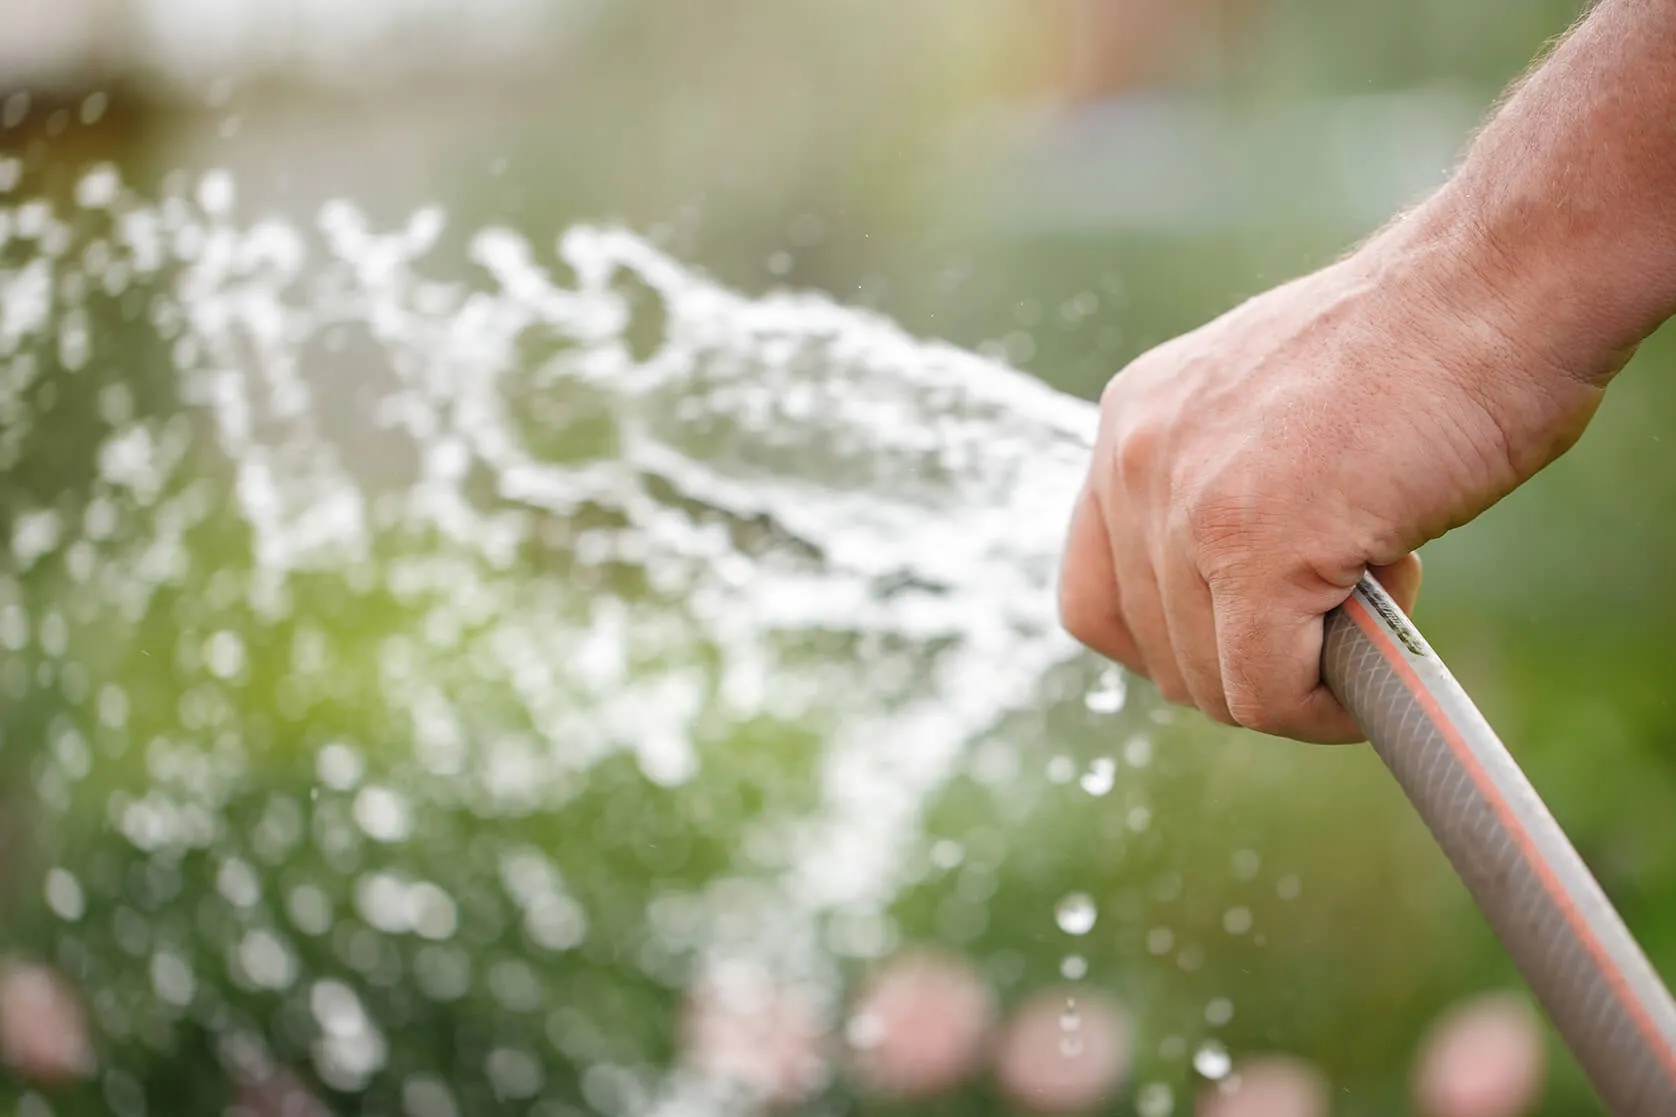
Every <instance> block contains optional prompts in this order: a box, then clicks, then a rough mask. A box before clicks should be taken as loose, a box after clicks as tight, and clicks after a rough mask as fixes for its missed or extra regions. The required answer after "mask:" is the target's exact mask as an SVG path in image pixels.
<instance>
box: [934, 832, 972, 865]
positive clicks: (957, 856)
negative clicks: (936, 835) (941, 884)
mask: <svg viewBox="0 0 1676 1117" xmlns="http://www.w3.org/2000/svg"><path fill="white" fill-rule="evenodd" d="M965 857H966V851H965V850H964V849H962V848H961V847H960V843H959V842H951V841H949V840H948V839H947V838H944V839H942V840H941V841H939V842H937V843H936V844H935V845H933V846H932V847H931V863H932V864H933V865H935V866H937V868H939V869H944V870H948V869H954V868H958V867H959V866H960V862H961V861H962V860H964V859H965Z"/></svg>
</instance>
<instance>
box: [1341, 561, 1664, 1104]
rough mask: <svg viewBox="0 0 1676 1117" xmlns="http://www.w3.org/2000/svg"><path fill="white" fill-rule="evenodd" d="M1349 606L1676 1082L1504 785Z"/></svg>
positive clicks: (1660, 1042) (1392, 646)
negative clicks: (1491, 774) (1511, 804)
mask: <svg viewBox="0 0 1676 1117" xmlns="http://www.w3.org/2000/svg"><path fill="white" fill-rule="evenodd" d="M1344 607H1345V610H1346V612H1347V613H1348V615H1349V616H1350V619H1351V620H1352V621H1354V622H1355V623H1356V627H1357V628H1360V629H1361V630H1362V632H1363V633H1364V634H1365V635H1366V636H1367V637H1368V639H1369V640H1371V641H1373V645H1374V648H1375V649H1376V650H1377V651H1378V652H1379V653H1380V655H1382V656H1383V657H1384V658H1385V660H1386V662H1387V663H1389V664H1390V666H1391V669H1392V670H1394V671H1395V672H1396V673H1397V676H1398V677H1399V678H1401V679H1402V681H1403V684H1404V685H1405V686H1406V687H1407V688H1408V691H1409V693H1410V694H1412V695H1413V696H1414V700H1415V701H1416V702H1418V703H1419V704H1420V708H1421V709H1422V710H1424V711H1425V713H1426V716H1427V717H1428V718H1430V719H1431V722H1432V725H1433V726H1435V727H1436V728H1437V731H1438V733H1439V734H1440V735H1441V736H1442V737H1443V740H1444V742H1445V743H1446V744H1447V745H1448V746H1449V751H1450V752H1452V753H1454V754H1455V759H1456V760H1457V761H1459V762H1460V765H1461V767H1462V768H1464V769H1465V770H1466V773H1467V776H1468V777H1469V778H1470V779H1471V780H1472V783H1473V786H1474V787H1476V788H1477V789H1478V793H1479V795H1481V796H1483V798H1484V801H1485V802H1486V803H1488V804H1489V805H1490V810H1491V811H1492V812H1494V814H1495V816H1496V818H1497V820H1498V821H1499V822H1500V823H1501V827H1502V830H1503V831H1505V832H1506V833H1507V835H1508V836H1509V837H1511V838H1512V839H1513V844H1514V845H1515V846H1516V847H1517V848H1518V850H1519V852H1520V853H1521V854H1522V855H1523V856H1524V859H1525V862H1526V863H1527V864H1528V865H1529V866H1530V867H1531V869H1532V871H1533V872H1535V873H1536V877H1537V880H1539V881H1540V882H1541V883H1542V888H1543V891H1545V892H1546V893H1547V894H1548V898H1549V899H1550V900H1552V901H1553V902H1554V905H1555V906H1556V907H1557V908H1558V909H1559V911H1560V914H1561V915H1563V916H1564V917H1565V921H1566V923H1568V924H1570V926H1571V930H1572V934H1573V935H1575V936H1576V938H1577V941H1578V942H1580V943H1582V944H1583V946H1584V948H1585V949H1586V950H1588V952H1589V954H1590V956H1591V957H1593V958H1594V960H1595V964H1596V965H1598V966H1599V967H1600V971H1601V973H1602V974H1603V975H1604V976H1605V978H1606V981H1607V984H1608V985H1610V986H1611V988H1612V992H1613V994H1614V995H1615V997H1616V998H1617V1000H1618V1003H1619V1004H1620V1005H1621V1006H1622V1007H1623V1009H1624V1011H1625V1012H1627V1013H1628V1014H1629V1016H1630V1018H1631V1019H1633V1020H1634V1021H1635V1026H1636V1028H1637V1029H1638V1030H1639V1031H1640V1032H1641V1036H1642V1038H1643V1039H1644V1040H1646V1042H1647V1044H1648V1045H1649V1047H1650V1048H1651V1049H1652V1050H1653V1051H1656V1052H1657V1053H1658V1056H1659V1061H1660V1062H1661V1063H1663V1064H1664V1069H1665V1073H1666V1074H1668V1075H1669V1076H1670V1078H1671V1080H1672V1081H1673V1082H1676V1051H1672V1050H1671V1048H1670V1047H1669V1045H1668V1044H1667V1043H1666V1041H1665V1039H1664V1037H1663V1036H1662V1035H1660V1034H1659V1030H1658V1028H1657V1026H1655V1025H1654V1023H1653V1021H1652V1018H1651V1017H1650V1016H1648V1015H1647V1010H1646V1009H1645V1008H1644V1007H1643V1006H1642V1004H1641V1002H1640V1000H1639V999H1637V998H1636V996H1635V994H1634V992H1633V991H1632V990H1631V989H1630V985H1629V980H1628V979H1627V978H1626V977H1625V976H1624V974H1623V972H1622V971H1621V970H1619V969H1618V967H1617V966H1616V965H1614V964H1613V962H1612V958H1611V956H1610V955H1609V954H1607V953H1606V949H1605V948H1604V947H1603V946H1602V945H1601V943H1600V940H1599V939H1598V938H1596V937H1595V934H1594V930H1593V929H1592V928H1591V927H1590V926H1589V922H1588V920H1587V919H1586V918H1584V916H1583V913H1582V912H1581V911H1580V910H1578V908H1577V905H1576V903H1575V902H1574V901H1573V900H1572V898H1571V895H1570V894H1569V893H1568V892H1566V890H1565V886H1564V885H1563V884H1561V883H1560V879H1559V877H1558V876H1557V875H1555V873H1554V868H1553V866H1552V865H1550V864H1549V863H1548V860H1547V859H1546V858H1545V857H1543V856H1542V852H1541V850H1539V849H1537V847H1536V843H1534V842H1533V841H1532V840H1531V836H1530V834H1529V832H1528V831H1526V830H1525V828H1524V826H1523V825H1521V824H1520V822H1519V819H1518V816H1517V815H1515V814H1514V813H1513V809H1512V807H1511V806H1509V805H1508V802H1507V800H1506V798H1505V797H1503V795H1502V794H1501V790H1500V789H1499V788H1498V787H1496V785H1495V782H1494V781H1493V780H1492V779H1491V778H1490V774H1489V772H1488V771H1486V770H1485V768H1484V765H1483V763H1482V762H1481V761H1480V760H1479V759H1478V757H1477V756H1476V755H1475V754H1474V753H1473V751H1472V749H1471V748H1470V747H1469V746H1468V745H1467V743H1466V739H1465V738H1464V737H1463V736H1462V735H1461V732H1460V730H1459V728H1457V727H1456V725H1455V724H1454V723H1453V722H1452V721H1450V720H1449V718H1448V717H1447V716H1445V715H1444V712H1443V709H1442V708H1441V707H1440V706H1439V705H1438V703H1437V699H1436V697H1435V696H1434V695H1433V694H1432V692H1431V689H1430V688H1429V687H1427V686H1426V684H1425V683H1423V682H1422V681H1421V680H1420V676H1419V675H1417V674H1416V673H1415V671H1414V668H1413V667H1412V666H1411V665H1410V664H1409V662H1408V660H1407V659H1406V658H1405V657H1404V656H1403V654H1402V651H1401V650H1400V649H1399V648H1398V647H1397V645H1396V643H1395V641H1393V640H1392V639H1391V634H1390V633H1389V632H1387V631H1386V630H1385V626H1384V625H1382V624H1381V623H1380V622H1379V620H1378V619H1377V618H1376V617H1374V615H1373V614H1372V613H1371V612H1369V611H1368V607H1367V606H1366V605H1365V604H1363V603H1362V601H1361V600H1360V599H1359V598H1358V597H1357V596H1356V595H1355V594H1352V595H1351V596H1350V598H1349V600H1347V601H1346V602H1345V603H1344Z"/></svg>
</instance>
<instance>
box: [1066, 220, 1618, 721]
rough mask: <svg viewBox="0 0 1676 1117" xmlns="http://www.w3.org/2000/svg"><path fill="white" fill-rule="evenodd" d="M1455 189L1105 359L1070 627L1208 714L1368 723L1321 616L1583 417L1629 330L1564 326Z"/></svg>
mask: <svg viewBox="0 0 1676 1117" xmlns="http://www.w3.org/2000/svg"><path fill="white" fill-rule="evenodd" d="M1450 205H1451V203H1450V200H1449V198H1448V197H1446V196H1440V197H1439V199H1438V200H1437V201H1436V202H1435V203H1433V204H1432V206H1430V207H1428V208H1422V209H1421V210H1420V211H1417V212H1416V213H1415V214H1414V215H1412V216H1410V217H1409V218H1407V219H1405V220H1403V221H1400V222H1398V223H1396V224H1394V225H1392V226H1390V227H1388V228H1387V229H1386V230H1385V231H1384V232H1382V233H1381V234H1379V235H1378V236H1376V237H1375V238H1373V239H1372V240H1370V241H1369V242H1368V243H1367V244H1366V245H1364V246H1363V247H1362V248H1361V249H1359V250H1358V251H1356V252H1355V253H1354V254H1352V255H1350V256H1348V257H1346V258H1345V259H1343V260H1341V261H1339V262H1337V263H1335V264H1333V265H1331V266H1329V267H1327V268H1325V269H1323V270H1321V271H1319V272H1316V273H1314V274H1312V275H1309V276H1306V277H1304V278H1302V279H1299V280H1296V281H1294V282H1292V283H1289V284H1287V285H1285V286H1282V287H1279V288H1277V289H1275V290H1272V291H1270V292H1268V293H1266V294H1263V295H1261V296H1258V297H1257V298H1254V299H1252V300H1250V301H1249V302H1247V303H1245V304H1243V305H1241V306H1239V307H1237V308H1235V309H1234V310H1232V311H1230V312H1229V313H1227V314H1225V315H1224V316H1222V317H1221V318H1218V319H1217V320H1215V321H1213V322H1211V323H1210V324H1208V325H1206V326H1204V327H1202V328H1200V329H1198V330H1196V331H1194V332H1193V333H1190V334H1187V335H1185V336H1183V337H1180V338H1177V339H1175V340H1174V341H1170V342H1168V343H1166V344H1164V345H1162V346H1160V347H1158V348H1156V349H1154V350H1152V351H1151V352H1148V353H1146V354H1144V355H1143V356H1141V357H1140V358H1139V359H1138V360H1136V361H1135V362H1134V363H1133V364H1131V365H1130V366H1129V367H1128V368H1126V369H1124V370H1123V371H1122V372H1120V373H1118V375H1117V376H1115V377H1114V378H1113V379H1112V380H1111V382H1110V384H1109V385H1108V387H1107V388H1106V390H1105V392H1104V394H1103V396H1102V397H1101V401H1100V428H1099V435H1098V438H1097V441H1096V445H1095V449H1094V453H1093V459H1092V462H1091V463H1090V467H1089V473H1088V478H1087V482H1086V485H1085V487H1084V489H1083V492H1082V495H1081V498H1080V499H1079V501H1078V503H1077V506H1076V509H1075V512H1074V515H1073V517H1072V522H1071V526H1070V532H1069V540H1068V545H1067V549H1066V553H1065V556H1064V563H1063V569H1062V574H1061V585H1060V612H1061V618H1062V622H1063V624H1064V625H1065V627H1066V628H1067V629H1068V630H1069V631H1070V632H1071V633H1072V634H1073V635H1074V636H1076V637H1077V638H1078V639H1079V640H1081V641H1082V642H1083V643H1085V644H1088V645H1089V646H1091V647H1092V648H1094V649H1095V650H1096V651H1098V652H1100V653H1102V654H1104V655H1106V656H1108V657H1110V658H1112V659H1115V660H1117V661H1119V662H1121V663H1123V664H1124V665H1125V666H1127V667H1129V668H1130V669H1131V670H1133V671H1136V672H1139V673H1141V674H1143V675H1145V676H1147V677H1148V678H1150V679H1152V680H1153V682H1155V683H1156V684H1157V686H1158V688H1159V690H1160V691H1161V692H1162V693H1163V695H1164V696H1165V698H1167V699H1169V700H1170V701H1173V702H1178V703H1190V704H1192V705H1193V706H1196V707H1198V708H1199V709H1201V710H1203V711H1204V712H1205V713H1206V714H1208V715H1210V716H1211V717H1213V718H1215V719H1217V720H1218V721H1222V722H1226V723H1229V724H1239V725H1244V726H1247V727H1249V728H1252V729H1256V730H1261V731H1264V732H1268V733H1274V734H1278V735H1283V736H1287V737H1293V738H1297V739H1300V740H1308V741H1319V742H1335V741H1350V740H1358V739H1360V737H1361V733H1360V732H1359V731H1358V730H1357V728H1356V726H1355V724H1354V723H1353V722H1352V720H1351V719H1350V717H1349V715H1348V714H1346V713H1345V712H1344V711H1343V709H1342V708H1341V707H1340V706H1339V705H1338V703H1337V702H1336V701H1335V700H1334V699H1333V697H1332V695H1331V694H1330V693H1329V692H1328V691H1327V689H1326V688H1325V687H1324V685H1323V684H1322V681H1321V671H1320V661H1321V642H1322V631H1323V618H1324V616H1325V615H1326V614H1327V613H1328V612H1330V611H1331V610H1332V609H1333V608H1334V607H1335V606H1337V605H1338V604H1340V603H1341V602H1342V601H1343V600H1344V599H1345V598H1346V597H1348V596H1349V594H1350V591H1351V589H1352V587H1353V586H1354V585H1355V584H1356V581H1357V580H1358V579H1359V578H1360V577H1361V576H1362V574H1363V573H1364V572H1365V571H1367V570H1369V569H1371V570H1372V571H1373V572H1374V573H1375V575H1376V576H1377V577H1379V579H1380V580H1381V582H1383V583H1384V585H1385V587H1386V589H1387V590H1389V591H1390V592H1391V593H1392V595H1393V596H1394V597H1395V598H1396V599H1397V601H1398V602H1399V603H1400V604H1401V605H1402V606H1403V607H1404V608H1405V609H1409V608H1411V607H1412V605H1413V603H1414V598H1415V595H1416V593H1417V592H1418V590H1419V585H1420V564H1419V560H1418V557H1417V556H1416V555H1415V554H1414V552H1415V551H1416V550H1417V549H1418V548H1419V547H1420V546H1421V544H1423V543H1425V542H1427V541H1428V540H1431V539H1434V538H1436V537H1437V536H1439V535H1441V534H1443V533H1444V532H1446V531H1448V530H1450V529H1451V528H1453V527H1456V526H1458V525H1460V524H1463V523H1465V522H1467V521H1468V520H1470V519H1472V518H1473V517H1474V516H1476V515H1478V514H1479V513H1480V512H1482V511H1483V510H1484V509H1485V508H1487V507H1489V506H1490V505H1491V504H1493V503H1494V502H1495V501H1497V500H1499V499H1500V498H1501V497H1503V496H1505V495H1506V494H1507V493H1508V492H1510V491H1511V490H1512V489H1514V488H1515V487H1516V486H1518V485H1519V484H1520V483H1521V482H1523V481H1525V480H1526V479H1527V478H1529V477H1530V476H1531V475H1532V474H1534V473H1535V472H1536V471H1537V470H1539V469H1541V468H1542V467H1543V466H1544V465H1546V464H1547V463H1549V462H1550V461H1552V460H1553V459H1554V458H1555V457H1557V456H1558V455H1559V454H1560V453H1562V452H1563V451H1564V450H1565V449H1566V448H1567V447H1569V446H1570V445H1571V444H1572V442H1574V441H1575V440H1576V438H1577V437H1578V436H1579V435H1580V434H1581V432H1582V430H1583V427H1584V425H1585V424H1586V423H1587V422H1588V419H1589V417H1590V416H1591V415H1592V413H1593V412H1594V409H1595V407H1596V405H1597V403H1598V401H1599V399H1600V397H1601V394H1602V391H1603V389H1604V384H1605V381H1606V380H1607V379H1608V377H1609V376H1610V374H1611V372H1613V371H1615V369H1616V368H1617V367H1618V366H1619V365H1621V363H1622V361H1623V359H1624V354H1623V351H1622V348H1621V347H1617V348H1616V349H1615V347H1614V345H1612V344H1610V343H1607V342H1606V341H1605V340H1604V336H1603V338H1602V340H1601V342H1600V343H1599V344H1592V343H1591V341H1590V339H1587V338H1585V337H1583V336H1582V334H1583V333H1584V332H1583V331H1576V330H1573V331H1571V332H1570V333H1569V334H1568V335H1567V336H1565V337H1561V336H1559V335H1558V334H1556V333H1554V332H1552V331H1550V330H1549V329H1547V328H1546V325H1545V324H1544V323H1542V322H1541V320H1540V317H1541V314H1542V313H1544V311H1543V308H1541V307H1540V306H1536V305H1531V303H1530V300H1528V299H1526V298H1524V296H1523V294H1522V292H1521V288H1520V284H1519V282H1516V281H1513V278H1514V277H1510V276H1509V275H1508V273H1506V272H1504V271H1502V270H1498V269H1502V268H1504V267H1505V261H1504V260H1502V259H1501V258H1500V257H1499V256H1498V255H1497V254H1495V253H1494V252H1492V251H1491V250H1490V245H1489V242H1488V240H1487V239H1485V238H1484V237H1483V235H1482V233H1481V231H1480V230H1479V229H1477V228H1476V227H1475V226H1474V225H1473V224H1472V223H1471V222H1467V221H1463V220H1458V219H1456V215H1455V213H1454V211H1451V210H1450V209H1449V206H1450Z"/></svg>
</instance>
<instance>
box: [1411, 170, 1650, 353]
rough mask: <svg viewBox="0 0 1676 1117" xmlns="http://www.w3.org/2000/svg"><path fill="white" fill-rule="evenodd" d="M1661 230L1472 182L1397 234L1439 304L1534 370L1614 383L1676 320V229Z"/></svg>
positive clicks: (1443, 194)
mask: <svg viewBox="0 0 1676 1117" xmlns="http://www.w3.org/2000/svg"><path fill="white" fill-rule="evenodd" d="M1654 225H1656V222H1653V221H1651V220H1650V219H1648V220H1641V219H1639V216H1638V215H1637V214H1634V213H1632V212H1620V213H1618V214H1615V215H1613V216H1611V217H1595V218H1591V217H1589V216H1588V215H1587V213H1586V207H1582V206H1574V205H1570V204H1568V203H1567V202H1566V201H1565V200H1563V199H1561V200H1555V201H1550V202H1543V203H1534V204H1528V205H1527V204H1523V203H1521V202H1520V201H1519V194H1518V192H1517V188H1516V187H1514V186H1509V187H1503V188H1500V189H1495V188H1482V187H1479V186H1478V185H1476V184H1475V182H1474V180H1473V178H1471V177H1464V176H1463V177H1458V178H1457V179H1455V180H1453V181H1451V182H1450V183H1449V184H1448V185H1446V186H1444V187H1443V188H1442V189H1441V190H1439V191H1438V192H1437V193H1435V194H1433V195H1432V196H1431V197H1430V198H1428V199H1427V200H1426V201H1425V202H1423V203H1422V204H1421V205H1420V206H1419V207H1417V209H1416V210H1415V211H1414V212H1413V213H1412V214H1411V215H1410V217H1409V219H1408V220H1406V221H1404V222H1401V223H1399V225H1398V226H1396V227H1394V228H1393V230H1392V232H1393V233H1394V234H1395V237H1394V247H1395V248H1396V250H1397V251H1398V253H1399V254H1402V253H1406V254H1408V255H1410V256H1412V257H1414V258H1415V259H1417V260H1425V261H1427V262H1426V264H1425V265H1424V266H1423V267H1422V269H1421V270H1423V271H1424V272H1426V273H1428V274H1430V275H1432V276H1434V277H1435V279H1434V283H1435V284H1436V287H1437V290H1438V293H1439V296H1440V297H1442V298H1446V299H1450V300H1459V301H1458V302H1456V303H1455V304H1454V305H1455V306H1456V307H1457V308H1458V309H1459V310H1460V311H1462V312H1464V313H1466V314H1469V315H1473V316H1477V317H1479V318H1481V319H1482V320H1483V322H1484V323H1485V325H1486V326H1488V327H1491V328H1493V329H1495V330H1496V331H1497V332H1499V333H1501V334H1502V335H1503V336H1504V337H1506V338H1507V339H1508V343H1509V345H1510V346H1511V347H1512V348H1513V349H1515V350H1518V351H1521V352H1522V353H1523V356H1524V359H1525V360H1526V361H1528V362H1529V364H1530V366H1531V367H1530V371H1531V372H1533V373H1535V374H1537V375H1540V376H1558V377H1564V378H1569V379H1572V380H1577V381H1581V382H1583V383H1586V384H1592V385H1597V386H1604V385H1605V384H1606V383H1607V382H1608V381H1610V380H1611V378H1612V377H1613V376H1614V375H1616V374H1617V372H1618V371H1619V370H1620V369H1621V368H1622V367H1623V366H1624V364H1625V363H1626V362H1627V361H1628V359H1629V358H1630V356H1631V355H1633V353H1634V352H1635V349H1636V347H1637V346H1639V345H1640V344H1641V342H1642V341H1644V340H1646V338H1647V336H1648V335H1649V334H1651V333H1652V332H1653V331H1654V330H1655V329H1657V328H1658V327H1659V325H1660V324H1661V323H1662V322H1663V321H1664V320H1665V319H1666V318H1668V317H1669V316H1670V315H1671V313H1672V312H1673V311H1676V230H1671V229H1662V228H1656V227H1653V226H1654Z"/></svg>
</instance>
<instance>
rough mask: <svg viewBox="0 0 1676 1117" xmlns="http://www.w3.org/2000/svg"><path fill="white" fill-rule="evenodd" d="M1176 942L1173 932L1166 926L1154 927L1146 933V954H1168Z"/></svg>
mask: <svg viewBox="0 0 1676 1117" xmlns="http://www.w3.org/2000/svg"><path fill="white" fill-rule="evenodd" d="M1175 944H1176V936H1175V932H1173V931H1171V930H1170V929H1169V928H1168V927H1154V928H1153V929H1152V930H1150V931H1148V932H1147V933H1146V952H1147V953H1148V954H1155V955H1160V956H1162V955H1165V954H1168V953H1169V952H1170V950H1171V948H1173V947H1174V946H1175Z"/></svg>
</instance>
